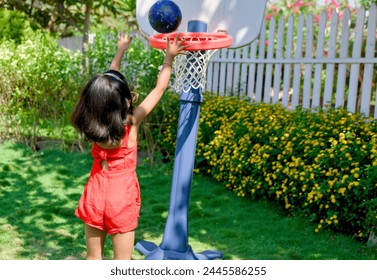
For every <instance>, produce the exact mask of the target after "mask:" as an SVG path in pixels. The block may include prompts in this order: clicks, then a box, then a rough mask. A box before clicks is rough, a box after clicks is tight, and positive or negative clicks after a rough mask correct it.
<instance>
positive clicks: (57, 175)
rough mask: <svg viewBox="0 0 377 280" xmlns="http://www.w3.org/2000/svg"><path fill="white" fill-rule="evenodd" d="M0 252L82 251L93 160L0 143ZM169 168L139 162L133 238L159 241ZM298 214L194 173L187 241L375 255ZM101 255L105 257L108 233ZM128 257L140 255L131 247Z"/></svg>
mask: <svg viewBox="0 0 377 280" xmlns="http://www.w3.org/2000/svg"><path fill="white" fill-rule="evenodd" d="M0 149H1V155H2V157H1V158H0V201H1V203H2V206H1V211H0V249H1V250H0V252H4V253H0V259H83V258H84V257H85V238H84V229H83V224H82V222H81V221H80V220H79V219H77V218H76V216H75V215H74V210H75V208H76V206H77V202H78V200H79V198H80V195H81V193H82V190H83V186H84V184H85V183H86V180H87V178H88V173H89V171H90V167H91V157H90V154H89V153H86V154H81V153H66V152H62V151H58V150H45V151H43V152H37V153H32V152H30V151H28V150H27V149H26V148H25V147H23V146H18V145H14V144H9V143H6V144H2V145H0ZM171 173H172V168H171V167H170V166H169V165H161V166H155V167H153V168H151V167H150V166H148V165H144V164H141V165H140V166H139V167H138V174H139V181H140V186H141V194H142V210H141V217H140V220H139V228H138V229H137V230H136V242H137V241H139V240H142V239H144V240H148V241H153V242H155V243H156V244H157V245H159V244H160V242H161V239H162V234H163V231H164V228H165V222H166V218H167V214H168V213H167V211H168V206H169V200H170V186H171ZM314 228H315V227H314V225H312V224H310V223H308V222H307V221H306V220H305V219H303V218H297V217H287V216H286V215H285V214H284V213H283V212H282V211H281V210H280V209H279V208H277V207H276V206H275V205H273V204H272V203H269V202H264V201H251V200H249V199H244V198H239V197H236V195H235V194H234V193H232V192H230V191H228V190H226V189H225V188H224V186H223V185H221V184H219V183H216V182H213V181H212V180H210V179H209V178H206V177H201V176H196V175H194V180H193V186H192V191H191V199H190V208H189V244H190V245H191V246H192V247H193V249H194V251H195V252H198V251H203V250H209V249H214V250H220V251H222V253H223V254H224V258H225V259H249V260H250V259H377V251H376V250H371V249H368V248H366V246H364V245H363V244H360V243H358V242H356V241H355V240H352V239H351V238H350V237H347V236H343V235H339V234H334V233H332V232H326V231H324V232H321V233H319V234H315V233H314ZM105 256H106V258H111V256H112V251H111V246H110V244H109V241H108V242H107V244H106V250H105ZM133 258H134V259H143V258H144V257H143V256H141V255H139V254H138V253H137V252H134V255H133Z"/></svg>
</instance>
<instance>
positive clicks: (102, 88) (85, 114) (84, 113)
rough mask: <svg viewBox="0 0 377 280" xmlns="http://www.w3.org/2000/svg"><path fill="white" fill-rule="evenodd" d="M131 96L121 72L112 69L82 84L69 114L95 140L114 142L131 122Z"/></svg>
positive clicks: (75, 123)
mask: <svg viewBox="0 0 377 280" xmlns="http://www.w3.org/2000/svg"><path fill="white" fill-rule="evenodd" d="M132 111H133V107H132V96H131V91H130V89H129V87H128V84H127V81H126V79H125V78H124V76H123V75H122V74H121V73H119V72H117V71H114V70H110V71H107V72H105V73H104V74H97V75H95V76H94V77H93V78H92V79H91V80H90V81H89V82H88V83H87V84H86V85H85V86H84V88H83V90H82V92H81V95H80V98H79V100H78V101H77V103H76V106H75V108H74V110H73V112H72V115H71V122H72V125H73V126H74V127H75V128H76V129H77V131H78V132H79V133H82V134H84V135H85V137H86V138H87V139H88V140H90V141H94V142H102V143H114V142H117V141H120V140H121V139H123V137H124V133H125V131H124V126H125V125H126V124H128V123H130V120H129V115H132Z"/></svg>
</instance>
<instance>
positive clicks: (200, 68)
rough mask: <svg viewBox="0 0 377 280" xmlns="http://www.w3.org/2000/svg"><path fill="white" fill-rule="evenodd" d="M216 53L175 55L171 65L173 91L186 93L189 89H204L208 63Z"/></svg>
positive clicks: (208, 51) (200, 52)
mask: <svg viewBox="0 0 377 280" xmlns="http://www.w3.org/2000/svg"><path fill="white" fill-rule="evenodd" d="M216 51H217V50H204V51H189V53H188V54H187V55H177V56H176V57H175V59H174V63H173V73H174V80H173V84H172V88H173V90H174V91H176V92H177V93H182V92H184V93H187V92H189V91H190V88H193V89H198V88H200V87H201V88H202V89H204V87H205V84H206V82H207V80H206V73H207V66H208V62H209V60H210V59H211V57H212V56H213V54H214V53H215V52H216Z"/></svg>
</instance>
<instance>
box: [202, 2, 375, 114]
mask: <svg viewBox="0 0 377 280" xmlns="http://www.w3.org/2000/svg"><path fill="white" fill-rule="evenodd" d="M376 24H377V9H376V6H375V5H373V6H371V8H370V9H369V10H368V11H365V9H364V8H360V9H359V10H358V12H357V15H352V14H351V12H350V10H348V9H347V10H345V11H344V12H343V13H333V14H332V15H331V16H329V15H328V14H326V13H325V12H323V13H322V14H321V16H320V17H319V18H314V17H313V15H312V14H308V15H307V16H306V17H305V16H304V15H299V17H298V18H294V17H293V16H290V17H289V18H288V19H284V18H283V17H281V18H279V19H271V20H270V21H269V22H267V23H266V22H264V23H263V26H262V29H261V33H260V36H259V38H258V39H257V40H255V41H254V42H252V43H251V44H250V45H247V46H245V47H243V48H240V49H235V50H231V49H229V50H220V51H218V52H217V53H216V54H215V55H214V56H213V57H212V59H211V61H210V63H209V65H208V69H207V85H206V88H205V90H206V91H210V92H216V93H218V94H219V95H238V96H247V97H249V98H250V100H251V101H252V102H265V103H278V102H281V103H282V104H283V106H285V107H287V108H291V109H295V108H296V107H297V106H302V107H304V108H318V107H323V108H326V107H330V106H331V107H335V108H339V107H342V108H347V110H348V111H350V112H353V113H354V112H361V113H363V114H365V115H367V116H373V117H375V118H377V106H374V105H375V103H376V95H377V94H376V83H375V78H376V75H377V56H376V36H377V34H376ZM266 25H267V27H266Z"/></svg>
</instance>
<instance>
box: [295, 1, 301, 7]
mask: <svg viewBox="0 0 377 280" xmlns="http://www.w3.org/2000/svg"><path fill="white" fill-rule="evenodd" d="M301 6H302V2H301V0H298V1H297V2H296V3H295V4H294V5H293V7H301Z"/></svg>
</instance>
